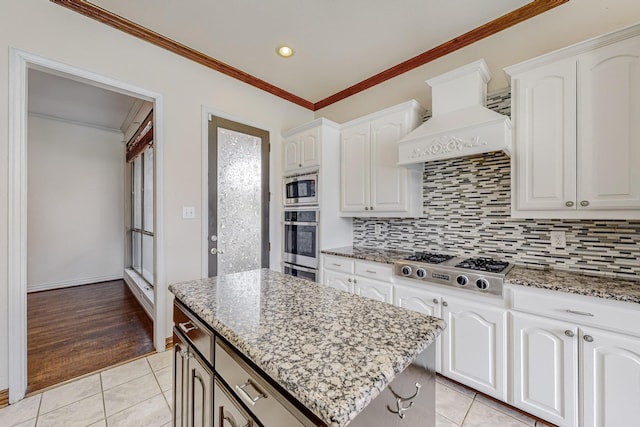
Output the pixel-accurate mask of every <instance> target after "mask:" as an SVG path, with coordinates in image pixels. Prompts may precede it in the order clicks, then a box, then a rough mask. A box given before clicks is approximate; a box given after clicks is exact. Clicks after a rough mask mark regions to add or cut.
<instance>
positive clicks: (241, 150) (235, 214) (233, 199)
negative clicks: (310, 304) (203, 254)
mask: <svg viewBox="0 0 640 427" xmlns="http://www.w3.org/2000/svg"><path fill="white" fill-rule="evenodd" d="M217 120H222V119H217ZM225 122H226V121H225ZM215 123H216V126H215V129H212V128H211V126H210V133H211V132H215V138H213V139H211V138H210V145H209V149H210V153H209V186H210V187H209V236H208V239H209V255H208V259H209V276H216V275H220V274H229V273H236V272H239V271H246V270H253V269H257V268H261V267H267V266H268V251H267V250H268V249H267V248H268V237H266V238H265V230H267V231H266V232H267V233H268V184H267V183H268V170H265V169H268V134H267V136H265V135H259V134H258V135H256V134H254V132H251V129H252V128H249V129H248V130H247V131H246V132H245V131H238V130H237V129H233V126H228V125H229V123H222V124H224V125H225V126H224V127H222V124H221V123H220V122H215ZM236 125H238V124H236ZM239 126H241V125H239ZM230 128H231V129H230ZM247 128H248V127H247ZM240 129H242V127H240ZM264 133H265V134H266V132H264ZM210 136H211V135H210ZM265 140H266V141H267V142H265ZM211 142H213V144H212V143H211ZM265 144H267V145H266V147H265ZM265 148H266V150H265ZM211 151H213V152H211ZM265 153H266V156H265ZM214 156H215V157H214ZM265 159H266V162H265ZM212 178H214V179H212ZM265 178H266V179H265ZM212 187H214V188H212ZM265 195H266V198H265Z"/></svg>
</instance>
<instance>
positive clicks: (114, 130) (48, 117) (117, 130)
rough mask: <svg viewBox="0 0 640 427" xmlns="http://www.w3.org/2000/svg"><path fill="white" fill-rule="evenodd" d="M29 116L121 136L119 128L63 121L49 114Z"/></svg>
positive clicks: (32, 114) (30, 114) (31, 114)
mask: <svg viewBox="0 0 640 427" xmlns="http://www.w3.org/2000/svg"><path fill="white" fill-rule="evenodd" d="M29 116H30V117H39V118H41V119H46V120H53V121H55V122H62V123H69V124H72V125H76V126H84V127H87V128H92V129H98V130H103V131H106V132H113V133H119V134H121V135H122V133H123V132H122V131H121V130H120V129H119V128H118V129H116V128H110V127H107V126H100V125H96V124H94V123H87V122H81V121H78V120H69V119H64V118H62V117H56V116H52V115H50V114H42V113H32V112H29ZM121 142H124V141H121Z"/></svg>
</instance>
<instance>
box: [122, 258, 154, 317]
mask: <svg viewBox="0 0 640 427" xmlns="http://www.w3.org/2000/svg"><path fill="white" fill-rule="evenodd" d="M124 282H125V283H126V284H127V286H129V289H131V293H132V294H133V296H135V297H136V299H137V300H138V302H139V303H140V305H141V306H142V308H143V309H144V311H145V312H146V313H147V316H149V318H150V319H151V321H153V312H154V311H155V310H154V305H155V304H154V303H153V300H152V299H153V298H154V296H153V293H154V289H150V290H147V289H144V286H147V287H148V286H149V285H148V284H147V282H146V281H145V280H144V279H143V278H142V276H140V275H139V274H138V272H137V271H135V270H132V269H130V268H126V269H125V270H124ZM149 294H151V296H149Z"/></svg>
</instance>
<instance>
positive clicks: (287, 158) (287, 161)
mask: <svg viewBox="0 0 640 427" xmlns="http://www.w3.org/2000/svg"><path fill="white" fill-rule="evenodd" d="M283 145H284V160H283V163H284V164H283V169H284V171H285V172H293V171H296V170H298V169H300V167H301V166H302V163H301V153H300V138H299V137H298V136H293V137H291V138H288V139H285V140H284V143H283Z"/></svg>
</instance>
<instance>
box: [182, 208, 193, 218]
mask: <svg viewBox="0 0 640 427" xmlns="http://www.w3.org/2000/svg"><path fill="white" fill-rule="evenodd" d="M195 217H196V208H194V207H193V206H183V207H182V218H183V219H193V218H195Z"/></svg>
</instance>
